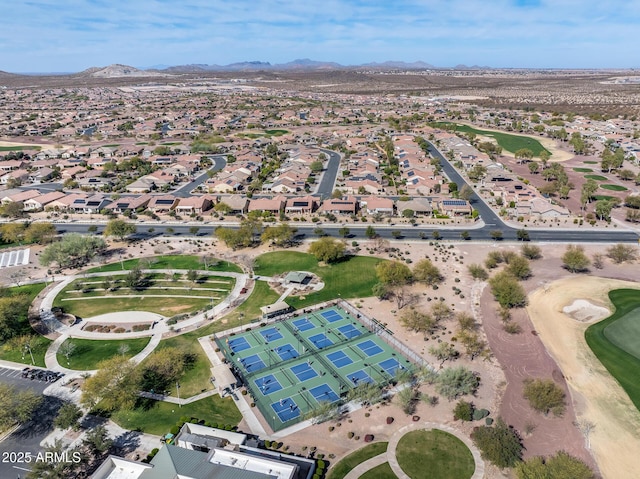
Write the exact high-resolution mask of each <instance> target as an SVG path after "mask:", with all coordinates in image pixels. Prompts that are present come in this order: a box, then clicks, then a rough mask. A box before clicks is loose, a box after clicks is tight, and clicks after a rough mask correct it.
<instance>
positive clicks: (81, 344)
mask: <svg viewBox="0 0 640 479" xmlns="http://www.w3.org/2000/svg"><path fill="white" fill-rule="evenodd" d="M150 340H151V338H150V337H147V338H136V339H112V340H99V339H95V340H94V339H78V338H69V339H67V340H66V341H65V343H66V342H70V343H73V344H75V346H76V349H75V351H74V352H73V354H71V355H70V356H69V364H68V365H67V358H66V357H64V356H63V355H62V354H60V353H58V355H57V358H58V362H59V363H60V364H61V365H62V366H66V367H68V368H69V369H75V370H77V371H91V370H94V369H98V363H99V362H100V361H103V360H105V359H109V358H112V357H114V356H115V355H116V354H120V347H121V346H123V345H125V346H127V347H128V348H129V350H128V351H127V352H126V353H124V357H126V358H132V357H133V356H135V355H136V354H138V353H139V352H140V351H142V350H143V349H144V348H145V346H146V345H147V344H148V343H149V341H150ZM63 344H64V343H63Z"/></svg>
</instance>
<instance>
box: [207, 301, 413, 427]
mask: <svg viewBox="0 0 640 479" xmlns="http://www.w3.org/2000/svg"><path fill="white" fill-rule="evenodd" d="M361 317H362V316H361V315H360V314H356V315H355V317H354V315H352V314H350V313H349V312H347V311H345V310H344V309H342V308H341V307H339V306H331V307H328V308H323V309H318V310H312V309H309V310H303V311H300V312H298V313H297V314H295V315H294V317H292V318H289V319H286V320H283V321H276V322H273V323H270V324H267V325H264V326H261V327H258V328H255V329H253V328H252V329H247V330H246V331H243V332H242V333H239V334H231V335H229V336H226V337H216V343H217V345H218V347H219V348H220V349H221V351H223V353H224V355H225V357H226V359H227V360H228V362H229V363H230V365H231V369H232V371H233V372H234V374H235V375H236V377H238V378H239V379H241V380H242V382H243V384H244V385H245V386H246V387H247V389H248V390H249V392H250V394H251V396H252V398H253V401H254V402H255V403H256V406H257V407H258V409H259V410H260V412H261V413H262V415H263V416H264V418H265V420H266V421H267V422H268V423H269V425H270V426H271V428H272V429H273V430H274V431H278V430H280V429H283V428H285V427H288V426H291V425H293V424H295V423H297V422H299V421H301V420H302V419H303V418H304V417H305V415H306V414H307V413H308V412H309V411H312V410H314V409H317V408H318V407H319V406H320V405H321V404H322V403H324V402H329V403H339V402H340V401H342V400H343V399H344V398H345V397H346V396H347V393H348V392H349V390H350V389H352V388H354V387H356V386H358V385H359V384H362V383H375V384H378V385H386V384H389V383H390V382H392V381H393V380H394V378H395V377H396V375H397V374H398V373H399V372H401V371H403V370H411V369H413V367H414V365H413V364H412V363H411V362H410V361H409V360H408V359H407V358H406V357H405V356H404V355H402V354H401V353H400V352H399V351H396V349H395V348H393V347H392V346H390V345H389V344H387V343H386V342H385V341H384V340H383V339H382V338H381V337H380V336H379V335H378V334H376V332H375V331H377V330H379V328H373V327H372V330H370V329H368V328H367V326H365V324H363V322H361V321H360V319H361Z"/></svg>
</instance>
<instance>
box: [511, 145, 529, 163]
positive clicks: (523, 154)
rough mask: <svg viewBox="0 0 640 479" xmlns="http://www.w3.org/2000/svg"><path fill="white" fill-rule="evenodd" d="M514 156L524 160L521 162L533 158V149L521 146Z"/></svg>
mask: <svg viewBox="0 0 640 479" xmlns="http://www.w3.org/2000/svg"><path fill="white" fill-rule="evenodd" d="M513 156H515V158H516V160H522V161H520V163H521V162H524V161H529V160H531V158H533V151H531V150H530V149H529V148H520V149H519V150H516V152H515V153H514V155H513Z"/></svg>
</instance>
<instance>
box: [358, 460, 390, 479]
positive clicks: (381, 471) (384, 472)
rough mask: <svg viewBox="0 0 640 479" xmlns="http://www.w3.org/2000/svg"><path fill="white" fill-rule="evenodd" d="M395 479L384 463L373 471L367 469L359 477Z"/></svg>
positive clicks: (366, 478)
mask: <svg viewBox="0 0 640 479" xmlns="http://www.w3.org/2000/svg"><path fill="white" fill-rule="evenodd" d="M397 477H398V476H396V475H395V473H394V472H393V469H391V466H390V465H389V463H388V462H385V463H383V464H380V465H379V466H376V467H374V468H373V469H369V470H368V471H367V472H365V473H364V474H363V475H361V476H360V479H396V478H397Z"/></svg>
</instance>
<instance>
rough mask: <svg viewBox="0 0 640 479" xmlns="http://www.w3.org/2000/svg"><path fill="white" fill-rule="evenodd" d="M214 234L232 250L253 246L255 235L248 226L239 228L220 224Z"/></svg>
mask: <svg viewBox="0 0 640 479" xmlns="http://www.w3.org/2000/svg"><path fill="white" fill-rule="evenodd" d="M213 234H214V235H215V237H216V238H218V239H219V240H220V241H222V242H223V243H224V244H226V245H227V247H229V248H231V249H232V250H236V249H237V248H241V247H247V246H251V244H252V243H253V235H252V233H251V231H250V230H249V229H248V228H242V227H240V228H238V229H234V228H227V227H224V226H218V227H217V228H216V229H215V231H214V233H213Z"/></svg>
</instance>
